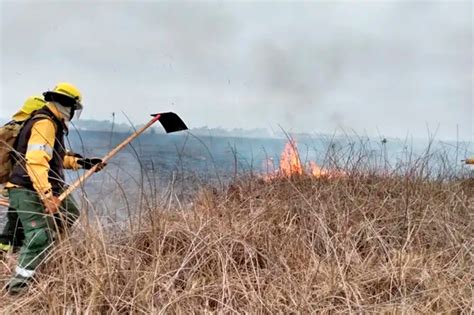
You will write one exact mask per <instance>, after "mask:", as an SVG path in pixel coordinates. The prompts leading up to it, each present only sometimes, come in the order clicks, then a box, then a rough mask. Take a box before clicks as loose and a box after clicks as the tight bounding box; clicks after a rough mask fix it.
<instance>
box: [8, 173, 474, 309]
mask: <svg viewBox="0 0 474 315" xmlns="http://www.w3.org/2000/svg"><path fill="white" fill-rule="evenodd" d="M473 198H474V184H473V183H472V182H469V181H457V182H454V181H451V182H444V181H429V180H426V179H421V178H420V177H416V176H395V175H393V176H383V177H382V176H379V177H378V176H365V175H360V174H359V175H357V174H353V175H350V176H348V177H346V178H338V179H332V180H328V179H321V180H318V179H315V178H309V177H304V176H302V177H294V178H291V179H276V180H273V181H271V182H265V181H262V180H260V179H258V178H257V179H256V178H253V179H252V178H247V179H241V180H238V181H235V182H234V183H233V184H232V185H230V186H228V187H227V188H225V189H213V188H203V189H202V190H201V191H200V192H199V194H198V195H197V196H196V197H195V198H194V200H193V202H192V204H191V205H189V206H181V207H179V206H176V208H175V209H168V208H167V206H166V205H161V206H158V207H153V208H151V207H150V208H144V209H141V211H140V212H139V213H138V214H137V215H136V216H134V217H133V218H132V219H131V220H130V221H129V222H127V223H123V224H122V225H115V226H114V227H110V228H108V227H104V226H103V225H102V224H100V223H99V222H98V221H97V222H96V221H93V220H91V219H89V218H87V217H85V216H84V217H82V218H81V221H80V222H79V223H78V225H77V227H76V229H75V231H74V233H73V234H72V235H71V236H70V237H69V238H67V239H64V240H62V241H60V242H58V244H57V246H56V247H55V249H54V250H53V251H52V252H51V253H50V255H49V257H48V260H47V261H46V262H45V264H44V266H43V267H42V268H41V272H40V274H39V276H38V277H37V283H36V284H35V285H34V286H32V287H31V288H30V289H29V291H28V293H27V294H24V295H22V296H20V297H14V298H12V297H9V296H7V295H6V294H5V293H3V295H2V297H1V299H2V302H1V303H0V304H1V306H0V310H1V312H4V313H14V312H18V313H38V312H41V313H68V314H73V313H87V312H89V313H110V312H112V313H209V312H210V313H214V312H215V313H241V312H248V313H269V314H274V313H452V314H459V313H466V314H468V313H470V312H471V311H472V310H473V308H472V306H473V304H472V303H473V290H472V289H473V288H472V284H473V277H472V266H473V264H472V241H473V227H472V214H473V204H472V201H473ZM7 266H8V267H10V268H11V267H13V262H12V261H10V262H9V263H8V264H5V265H4V266H3V267H2V268H3V269H4V270H5V272H6V273H8V270H7ZM4 278H5V277H4Z"/></svg>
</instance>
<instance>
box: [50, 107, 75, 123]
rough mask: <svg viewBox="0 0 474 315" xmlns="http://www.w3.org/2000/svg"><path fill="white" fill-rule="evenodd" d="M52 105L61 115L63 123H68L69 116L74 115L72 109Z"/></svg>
mask: <svg viewBox="0 0 474 315" xmlns="http://www.w3.org/2000/svg"><path fill="white" fill-rule="evenodd" d="M54 105H56V108H57V109H58V111H59V112H60V113H61V116H62V117H63V118H64V121H66V122H69V121H70V120H71V118H72V117H71V116H72V115H74V113H73V112H74V109H72V108H70V107H66V106H63V105H61V104H59V103H54Z"/></svg>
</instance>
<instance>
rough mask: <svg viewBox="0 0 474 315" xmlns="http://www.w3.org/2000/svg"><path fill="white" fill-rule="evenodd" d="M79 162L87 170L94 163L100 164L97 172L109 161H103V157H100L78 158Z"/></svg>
mask: <svg viewBox="0 0 474 315" xmlns="http://www.w3.org/2000/svg"><path fill="white" fill-rule="evenodd" d="M77 164H79V165H81V166H82V168H83V169H85V170H90V169H91V168H92V167H93V166H94V165H96V164H99V166H98V167H97V169H96V170H95V171H96V172H98V171H100V170H102V169H103V168H104V167H105V166H106V165H107V163H103V162H102V159H99V158H83V159H78V160H77Z"/></svg>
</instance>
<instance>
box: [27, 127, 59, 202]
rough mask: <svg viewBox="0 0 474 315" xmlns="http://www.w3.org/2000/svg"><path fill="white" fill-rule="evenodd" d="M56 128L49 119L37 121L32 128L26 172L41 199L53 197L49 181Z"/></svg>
mask: <svg viewBox="0 0 474 315" xmlns="http://www.w3.org/2000/svg"><path fill="white" fill-rule="evenodd" d="M55 133H56V128H55V126H54V123H53V122H52V121H51V120H49V119H41V120H38V121H36V122H35V123H34V124H33V126H32V128H31V135H30V138H29V140H28V146H27V150H26V154H25V159H26V163H25V164H26V170H27V172H28V175H29V177H30V179H31V182H32V183H33V188H34V189H35V190H36V191H37V192H38V194H39V195H40V197H41V199H45V198H49V197H51V196H52V195H53V193H52V190H51V183H50V182H49V179H48V173H49V161H51V159H52V158H53V148H54V140H55Z"/></svg>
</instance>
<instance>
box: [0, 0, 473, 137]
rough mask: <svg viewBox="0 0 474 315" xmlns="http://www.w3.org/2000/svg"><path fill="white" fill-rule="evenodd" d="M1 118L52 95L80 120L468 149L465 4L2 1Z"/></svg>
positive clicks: (469, 21) (468, 17)
mask: <svg viewBox="0 0 474 315" xmlns="http://www.w3.org/2000/svg"><path fill="white" fill-rule="evenodd" d="M0 8H1V64H0V65H1V69H0V70H1V71H0V72H1V107H0V117H3V118H5V117H8V116H10V115H11V114H12V113H13V112H14V111H15V110H16V109H17V108H18V107H19V105H21V103H22V102H23V100H24V99H25V98H26V97H27V96H28V95H30V94H34V93H40V92H42V91H44V90H46V89H48V88H52V87H53V86H54V84H55V83H56V82H58V81H69V82H72V83H74V84H76V85H77V86H78V87H79V88H80V89H81V90H82V92H83V94H84V104H85V106H86V107H85V111H84V113H83V117H84V118H94V119H107V118H110V117H111V113H112V112H114V111H115V112H117V119H118V120H119V121H124V120H125V119H124V118H123V115H122V114H120V112H121V111H123V112H125V113H126V114H127V115H129V116H130V117H131V118H132V120H133V122H134V123H141V122H144V121H146V120H147V119H148V116H147V114H148V113H150V112H156V111H164V110H173V111H176V112H178V113H179V114H180V115H181V116H182V117H183V118H184V119H185V120H186V121H187V123H188V124H189V125H190V126H191V127H199V126H203V125H207V126H209V127H218V126H222V127H225V128H235V127H240V128H256V127H264V128H268V129H270V130H272V129H278V124H281V125H282V126H283V127H284V128H286V129H288V130H291V131H303V132H321V133H325V132H333V131H334V130H335V128H345V129H351V130H355V131H356V132H359V133H367V134H369V135H378V134H382V135H384V136H395V137H405V136H406V135H407V134H410V135H413V136H415V137H424V136H427V134H428V132H427V130H430V131H431V132H432V133H434V132H435V131H436V130H438V131H437V137H438V138H441V139H456V137H457V133H458V134H459V138H460V139H464V140H467V141H472V140H473V132H474V131H473V120H474V117H473V116H474V112H473V107H474V105H473V93H472V89H473V62H472V56H473V18H472V17H473V5H472V2H470V1H443V2H434V1H370V2H362V3H361V2H359V1H357V2H356V1H345V2H337V3H334V2H330V1H327V2H326V1H324V2H323V1H318V2H268V1H266V2H257V1H254V2H241V3H237V2H179V3H168V2H154V1H138V2H131V1H130V2H128V1H121V2H96V1H90V2H88V1H81V2H79V1H77V2H76V1H61V2H60V1H35V2H27V1H4V0H2V1H1V2H0Z"/></svg>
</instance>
